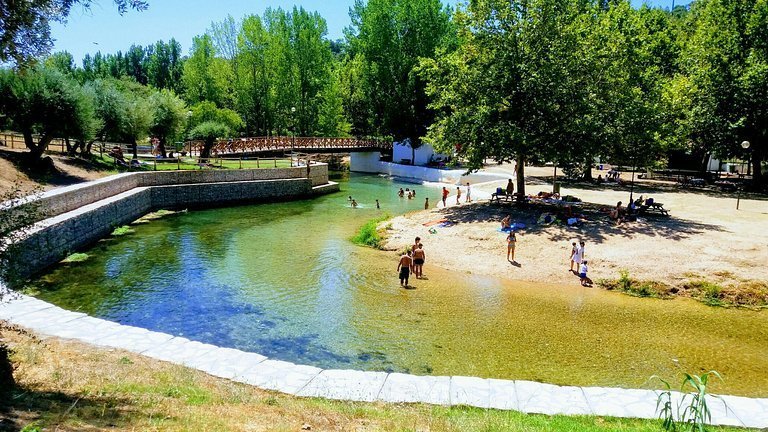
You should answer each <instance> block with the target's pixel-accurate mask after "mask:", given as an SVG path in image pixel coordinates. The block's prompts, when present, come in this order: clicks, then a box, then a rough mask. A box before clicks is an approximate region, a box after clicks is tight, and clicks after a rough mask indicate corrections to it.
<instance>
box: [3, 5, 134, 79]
mask: <svg viewBox="0 0 768 432" xmlns="http://www.w3.org/2000/svg"><path fill="white" fill-rule="evenodd" d="M91 3H92V2H91V0H35V1H3V2H0V63H5V62H14V63H16V64H19V65H24V64H27V63H29V62H30V61H31V60H32V59H34V58H35V57H38V56H41V55H44V54H46V53H48V51H49V50H50V48H51V46H52V45H53V41H52V40H51V28H50V23H51V22H66V20H67V17H68V16H69V13H70V11H71V9H72V7H73V6H75V5H81V6H82V7H84V8H89V7H90V5H91ZM114 3H115V4H116V5H117V10H118V12H120V14H121V15H122V14H123V13H125V12H126V11H127V10H128V9H134V10H137V11H142V10H145V9H146V8H147V7H148V6H149V4H148V3H147V2H146V1H140V0H114Z"/></svg>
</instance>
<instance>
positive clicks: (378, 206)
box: [376, 200, 381, 210]
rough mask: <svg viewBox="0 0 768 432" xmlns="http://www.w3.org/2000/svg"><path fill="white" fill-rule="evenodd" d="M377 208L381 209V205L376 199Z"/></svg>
mask: <svg viewBox="0 0 768 432" xmlns="http://www.w3.org/2000/svg"><path fill="white" fill-rule="evenodd" d="M376 209H377V210H378V209H381V206H380V205H379V200H376Z"/></svg>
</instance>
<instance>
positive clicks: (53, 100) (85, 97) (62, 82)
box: [0, 67, 98, 162]
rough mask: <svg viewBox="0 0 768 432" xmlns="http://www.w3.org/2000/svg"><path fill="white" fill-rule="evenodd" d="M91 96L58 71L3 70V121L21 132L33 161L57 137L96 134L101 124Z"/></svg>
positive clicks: (0, 107)
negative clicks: (97, 118)
mask: <svg viewBox="0 0 768 432" xmlns="http://www.w3.org/2000/svg"><path fill="white" fill-rule="evenodd" d="M90 96H91V95H90V93H88V92H86V91H84V90H83V88H82V87H81V86H80V85H79V84H77V83H76V82H75V81H74V80H73V79H71V78H67V77H66V76H64V75H63V74H62V73H61V72H59V71H57V70H52V69H48V68H40V67H38V68H35V69H30V70H27V71H25V72H24V73H16V72H13V71H11V70H8V69H4V70H0V113H2V114H3V116H0V121H2V122H3V123H5V125H4V126H6V127H8V128H10V129H13V130H16V131H18V132H21V134H22V135H23V136H24V143H25V145H26V146H27V148H28V149H29V150H30V159H31V160H32V161H33V162H37V161H39V160H40V158H41V156H42V155H43V152H45V150H46V148H47V147H48V144H49V143H50V142H51V140H52V139H53V138H57V137H58V138H74V139H76V140H79V141H87V140H89V139H90V138H91V137H92V136H93V134H94V132H95V130H96V129H97V127H98V125H97V122H96V118H95V112H94V103H93V100H92V98H91V97H90ZM36 136H37V137H38V138H36Z"/></svg>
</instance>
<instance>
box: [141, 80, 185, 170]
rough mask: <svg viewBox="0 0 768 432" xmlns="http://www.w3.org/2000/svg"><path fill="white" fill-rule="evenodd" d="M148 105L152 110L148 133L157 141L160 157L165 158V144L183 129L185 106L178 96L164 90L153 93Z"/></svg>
mask: <svg viewBox="0 0 768 432" xmlns="http://www.w3.org/2000/svg"><path fill="white" fill-rule="evenodd" d="M149 104H150V106H151V107H152V110H153V113H152V123H151V124H150V126H149V131H150V133H151V134H152V135H153V136H154V137H156V138H157V139H158V141H159V145H158V150H159V152H160V155H161V156H162V157H165V156H166V151H165V146H166V143H167V142H168V140H169V139H171V140H173V139H174V138H175V137H177V136H179V134H181V132H182V129H183V128H184V123H185V121H186V119H187V106H186V104H184V101H182V100H181V99H179V97H178V96H176V95H175V94H173V93H172V92H171V91H170V90H165V89H163V90H160V91H156V92H154V93H153V94H152V96H151V97H150V99H149Z"/></svg>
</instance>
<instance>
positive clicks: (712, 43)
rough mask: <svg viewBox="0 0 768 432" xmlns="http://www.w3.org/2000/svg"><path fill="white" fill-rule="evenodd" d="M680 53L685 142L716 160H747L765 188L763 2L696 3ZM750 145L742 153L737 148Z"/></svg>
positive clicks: (767, 111) (766, 8)
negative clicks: (686, 107)
mask: <svg viewBox="0 0 768 432" xmlns="http://www.w3.org/2000/svg"><path fill="white" fill-rule="evenodd" d="M691 18H692V20H693V23H692V24H693V25H694V26H695V32H694V34H693V35H692V37H691V38H690V40H689V41H688V44H687V46H686V50H685V53H684V69H685V73H686V75H687V77H688V84H689V86H688V88H687V89H686V91H687V92H688V95H689V96H690V98H691V110H690V113H691V115H689V116H688V117H687V119H688V120H689V131H690V136H689V139H690V140H691V141H693V142H694V143H698V144H699V145H700V146H702V147H704V148H707V149H709V150H710V151H712V152H713V153H714V154H715V155H717V156H719V157H721V158H726V157H733V156H737V157H747V156H749V157H751V160H752V175H753V178H754V182H755V183H756V184H757V185H758V186H760V185H763V184H764V183H765V179H764V176H763V173H762V162H763V161H764V160H765V159H766V158H767V157H768V1H766V0H699V1H698V2H696V3H694V4H693V6H692V14H691ZM743 141H749V142H750V144H751V146H750V149H749V150H748V151H744V150H743V149H742V148H741V146H740V143H741V142H743Z"/></svg>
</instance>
